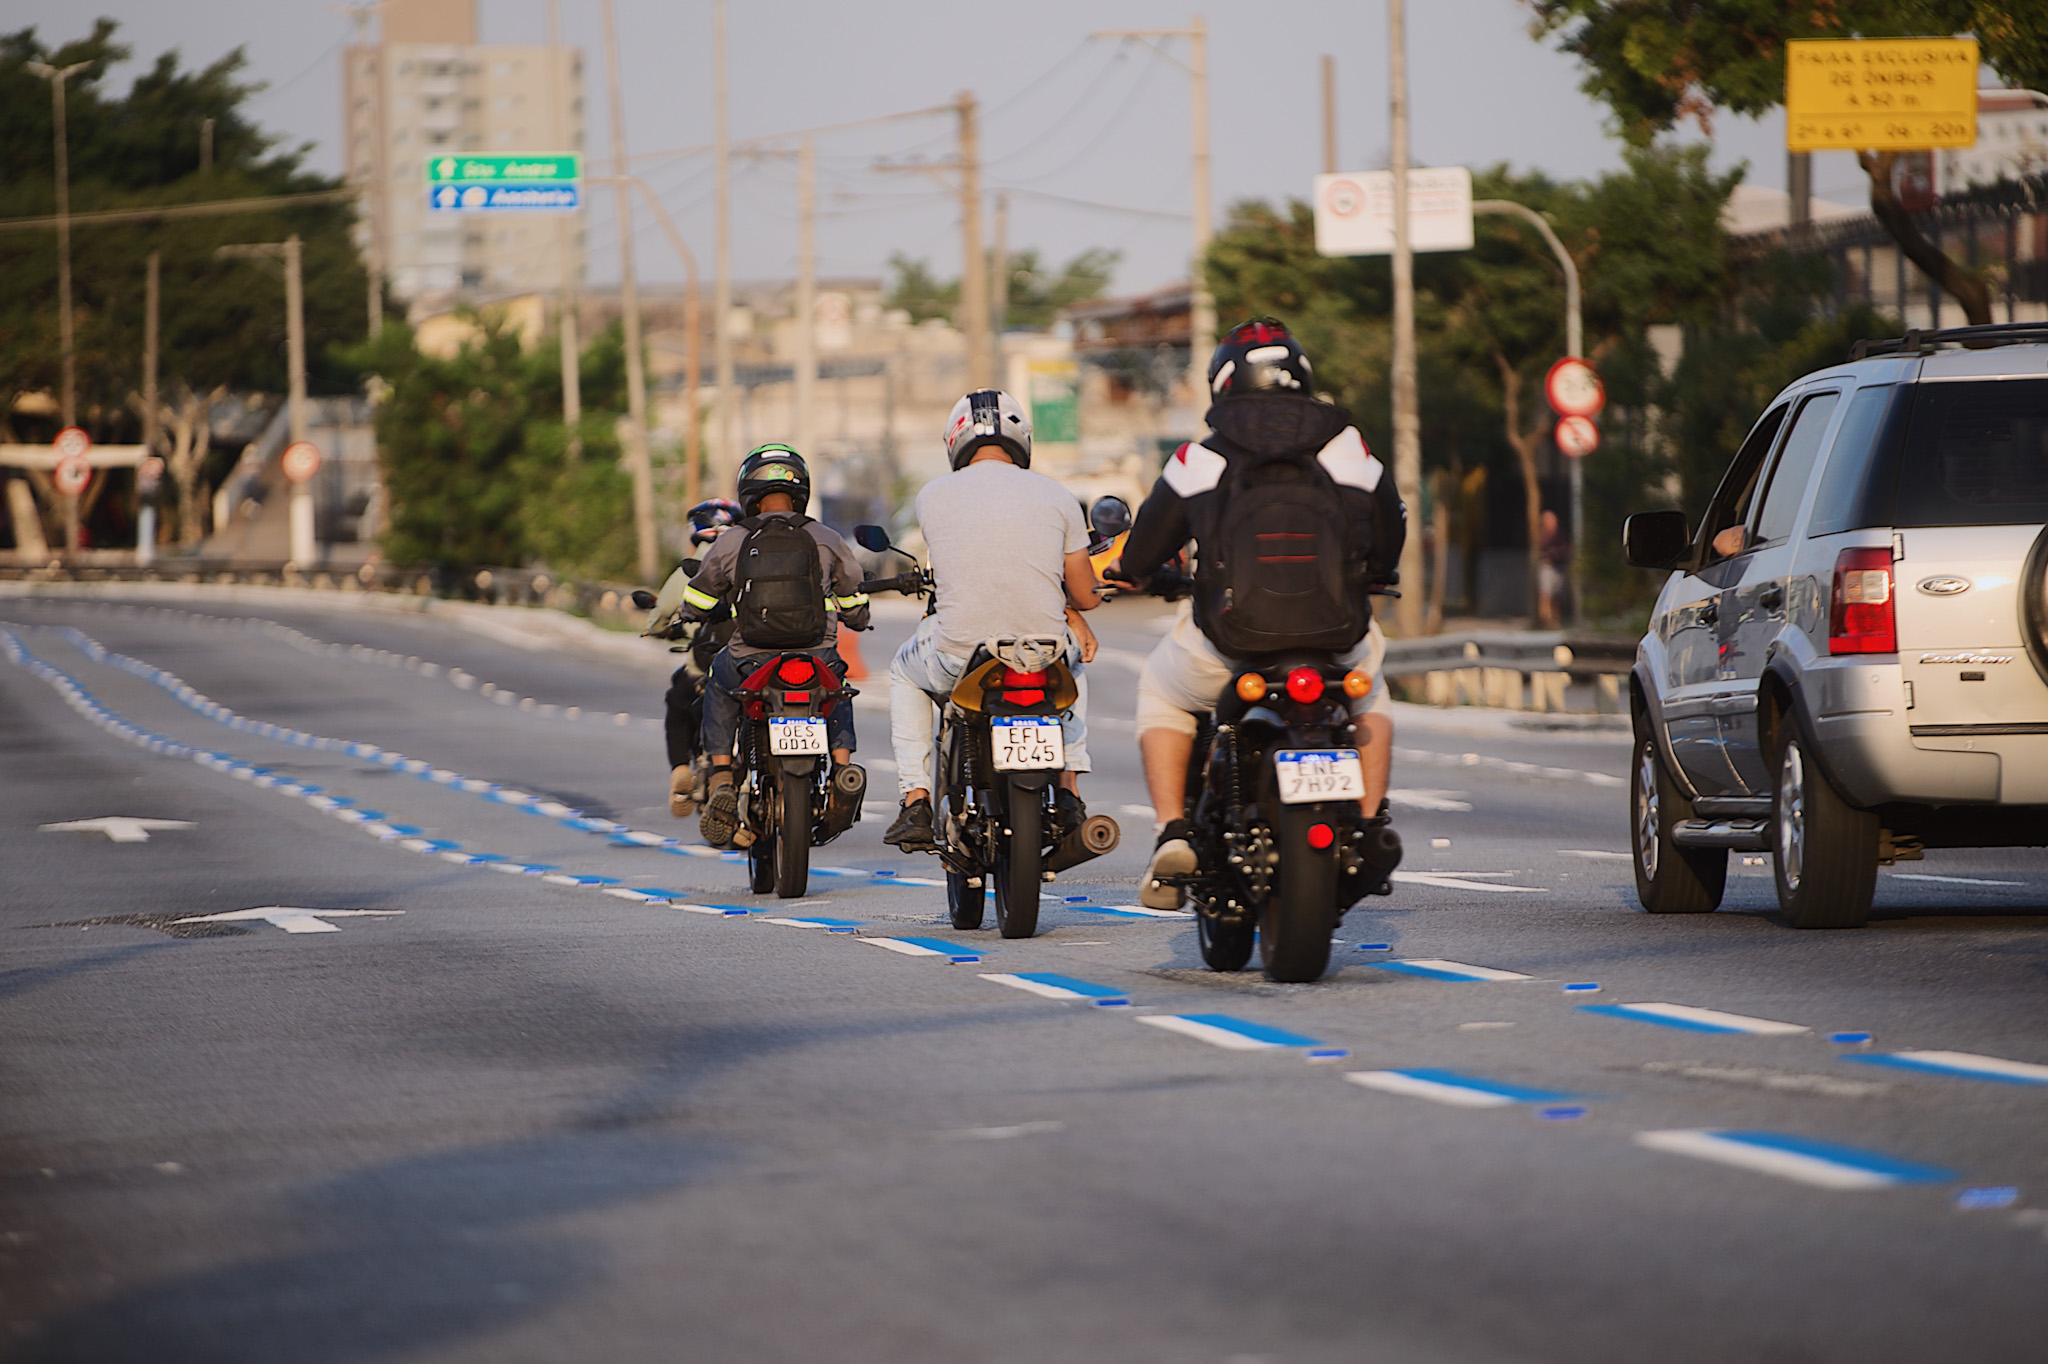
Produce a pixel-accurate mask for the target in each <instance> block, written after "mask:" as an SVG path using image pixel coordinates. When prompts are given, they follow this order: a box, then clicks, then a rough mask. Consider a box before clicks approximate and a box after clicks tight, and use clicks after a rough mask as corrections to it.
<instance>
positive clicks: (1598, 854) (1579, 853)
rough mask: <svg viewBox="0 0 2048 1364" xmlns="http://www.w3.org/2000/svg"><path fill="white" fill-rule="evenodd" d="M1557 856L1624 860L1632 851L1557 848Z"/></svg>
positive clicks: (1593, 859) (1614, 860) (1591, 859)
mask: <svg viewBox="0 0 2048 1364" xmlns="http://www.w3.org/2000/svg"><path fill="white" fill-rule="evenodd" d="M1557 855H1558V856H1559V857H1583V858H1586V859H1588V860H1589V861H1594V862H1626V861H1628V860H1629V859H1630V858H1631V857H1633V856H1634V854H1633V853H1625V852H1607V851H1606V850H1604V849H1601V848H1559V849H1558V850H1557Z"/></svg>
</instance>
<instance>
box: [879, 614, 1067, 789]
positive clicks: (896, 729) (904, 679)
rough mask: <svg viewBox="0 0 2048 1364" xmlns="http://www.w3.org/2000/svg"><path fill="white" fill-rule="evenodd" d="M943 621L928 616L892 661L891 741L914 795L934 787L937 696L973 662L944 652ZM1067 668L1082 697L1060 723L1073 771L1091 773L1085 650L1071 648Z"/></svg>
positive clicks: (900, 781) (904, 783)
mask: <svg viewBox="0 0 2048 1364" xmlns="http://www.w3.org/2000/svg"><path fill="white" fill-rule="evenodd" d="M938 632H939V621H938V617H936V616H926V617H925V618H924V619H923V620H921V621H919V622H918V624H917V633H916V634H914V635H912V636H911V637H910V638H909V639H907V640H905V641H903V647H902V648H900V649H898V650H897V651H896V657H895V658H894V659H892V660H890V663H889V741H890V744H891V746H892V747H893V748H894V749H895V750H896V785H897V787H898V788H899V790H900V792H901V794H902V795H903V796H905V797H908V796H909V795H910V793H911V792H912V791H930V790H932V789H933V787H932V740H933V738H934V735H935V730H936V726H937V723H938V708H937V707H936V706H934V705H933V704H932V698H931V693H933V692H937V693H939V694H940V695H945V694H946V693H948V692H950V691H952V690H953V688H954V686H955V685H956V684H958V682H959V681H960V677H961V674H963V673H965V672H966V671H967V660H966V659H964V658H954V657H953V656H952V655H950V654H948V653H946V652H944V651H943V650H941V649H940V648H939V640H938ZM1067 667H1068V668H1069V669H1070V670H1071V671H1072V672H1073V674H1074V684H1075V685H1076V686H1077V687H1078V688H1080V692H1081V695H1080V697H1079V699H1077V700H1076V701H1075V702H1074V709H1073V711H1072V712H1071V713H1070V714H1069V715H1068V716H1067V718H1066V719H1064V720H1061V721H1060V738H1061V739H1062V740H1063V741H1064V742H1065V744H1066V749H1067V771H1069V772H1086V771H1089V770H1090V769H1089V765H1088V674H1087V673H1085V672H1083V671H1082V669H1081V651H1080V650H1079V649H1077V648H1069V649H1068V650H1067Z"/></svg>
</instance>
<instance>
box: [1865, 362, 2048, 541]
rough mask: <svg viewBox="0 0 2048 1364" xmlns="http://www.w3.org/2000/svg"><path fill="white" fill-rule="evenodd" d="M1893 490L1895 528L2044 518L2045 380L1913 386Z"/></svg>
mask: <svg viewBox="0 0 2048 1364" xmlns="http://www.w3.org/2000/svg"><path fill="white" fill-rule="evenodd" d="M1898 493H1899V495H1898V501H1897V507H1898V511H1897V518H1898V519H1897V520H1896V521H1895V522H1894V524H1896V525H1899V526H1997V525H2015V524H2023V523H2026V522H2030V521H2048V379H1977V380H1952V381H1947V382H1940V381H1936V382H1927V381H1922V382H1920V383H1918V384H1915V385H1913V417H1912V420H1911V422H1910V423H1909V424H1908V425H1907V428H1906V443H1905V451H1904V458H1903V459H1902V460H1901V461H1900V467H1899V482H1898Z"/></svg>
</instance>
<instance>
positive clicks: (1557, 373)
mask: <svg viewBox="0 0 2048 1364" xmlns="http://www.w3.org/2000/svg"><path fill="white" fill-rule="evenodd" d="M1543 396H1544V397H1546V398H1548V399H1550V410H1551V411H1553V412H1555V413H1557V415H1558V416H1560V417H1597V416H1599V415H1600V409H1601V408H1603V407H1605V406H1607V388H1606V386H1605V385H1603V384H1602V383H1601V382H1600V376H1599V375H1598V374H1595V373H1594V372H1593V367H1592V366H1591V365H1589V364H1587V363H1586V362H1585V361H1584V360H1581V359H1580V358H1579V357H1578V356H1576V355H1567V356H1565V357H1564V359H1562V360H1559V361H1558V362H1557V363H1556V364H1554V365H1552V366H1551V367H1550V373H1548V374H1546V375H1544V376H1543Z"/></svg>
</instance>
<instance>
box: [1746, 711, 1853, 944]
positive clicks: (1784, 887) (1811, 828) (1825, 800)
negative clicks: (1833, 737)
mask: <svg viewBox="0 0 2048 1364" xmlns="http://www.w3.org/2000/svg"><path fill="white" fill-rule="evenodd" d="M1877 839H1878V820H1877V814H1876V813H1875V812H1874V811H1871V810H1859V809H1857V808H1856V807H1855V806H1853V805H1851V804H1849V802H1848V801H1846V800H1844V799H1842V793H1841V792H1839V791H1837V790H1835V788H1834V786H1833V784H1832V783H1830V782H1829V781H1828V779H1827V774H1826V773H1824V772H1822V771H1821V770H1820V768H1819V766H1818V765H1816V764H1814V763H1812V762H1810V761H1808V759H1807V754H1806V749H1805V745H1804V744H1803V742H1802V741H1801V740H1800V739H1799V737H1798V736H1797V735H1796V734H1795V735H1793V736H1792V737H1791V738H1789V739H1787V740H1786V741H1785V747H1784V749H1783V750H1782V751H1781V753H1780V755H1779V758H1778V787H1777V792H1776V795H1775V796H1774V798H1773V800H1772V805H1771V853H1772V856H1771V861H1772V862H1773V864H1775V869H1776V872H1775V874H1776V878H1777V882H1778V908H1779V909H1781V910H1783V911H1784V912H1785V918H1786V919H1787V920H1788V921H1790V923H1791V925H1792V926H1793V927H1794V928H1861V927H1862V926H1863V925H1864V924H1865V923H1866V922H1868V921H1869V919H1870V897H1871V896H1872V894H1873V893H1875V891H1876V889H1877Z"/></svg>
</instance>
